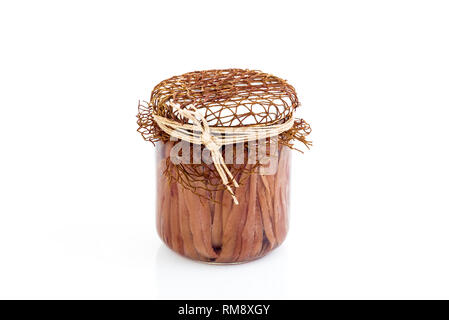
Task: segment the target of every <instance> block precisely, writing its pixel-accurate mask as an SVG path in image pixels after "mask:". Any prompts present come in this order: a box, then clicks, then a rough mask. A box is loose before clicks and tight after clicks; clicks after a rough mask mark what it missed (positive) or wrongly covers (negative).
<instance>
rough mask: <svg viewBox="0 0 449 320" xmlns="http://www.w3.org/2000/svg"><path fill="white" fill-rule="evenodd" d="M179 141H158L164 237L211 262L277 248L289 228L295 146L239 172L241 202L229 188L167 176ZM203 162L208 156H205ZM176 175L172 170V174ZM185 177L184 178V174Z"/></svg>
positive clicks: (159, 224)
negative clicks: (190, 184)
mask: <svg viewBox="0 0 449 320" xmlns="http://www.w3.org/2000/svg"><path fill="white" fill-rule="evenodd" d="M175 145H176V142H171V141H169V142H165V143H164V142H158V143H156V147H157V168H156V177H157V196H156V198H157V201H156V206H157V208H156V217H157V218H156V225H157V231H158V233H159V236H160V238H161V239H162V241H163V242H164V243H165V244H166V245H167V246H168V247H169V248H171V249H172V250H174V251H175V252H177V253H178V254H180V255H183V256H185V257H187V258H190V259H194V260H199V261H205V262H209V263H223V264H225V263H242V262H247V261H251V260H254V259H257V258H260V257H262V256H264V255H266V254H267V253H269V252H271V251H272V250H273V249H275V248H277V247H278V246H279V245H280V244H281V243H282V242H283V241H284V240H285V237H286V235H287V230H288V220H289V200H290V162H291V160H290V158H291V154H290V153H291V149H290V148H289V147H287V146H283V145H280V146H278V148H277V150H278V152H276V155H275V156H270V157H269V159H268V161H265V162H266V163H264V164H263V166H259V167H258V168H256V166H255V165H248V162H249V160H248V159H247V160H246V163H243V164H242V166H246V167H252V168H253V169H256V170H249V171H248V172H247V173H246V174H245V173H243V172H241V173H237V174H236V175H235V179H236V181H237V182H238V183H239V187H238V188H235V196H236V198H237V200H238V204H236V203H234V202H233V199H232V196H231V194H230V192H228V191H227V190H226V189H223V190H216V191H208V190H204V189H202V188H201V181H198V179H197V181H196V186H197V188H195V189H192V188H188V187H187V188H186V186H185V185H184V184H183V183H182V182H181V181H180V180H179V179H177V178H176V177H175V176H172V177H171V178H167V170H171V169H170V166H171V165H170V162H171V161H172V158H173V154H171V153H172V152H173V147H174V146H175ZM202 161H203V160H202ZM169 176H170V175H169ZM178 178H179V177H178Z"/></svg>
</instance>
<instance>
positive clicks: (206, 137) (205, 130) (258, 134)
mask: <svg viewBox="0 0 449 320" xmlns="http://www.w3.org/2000/svg"><path fill="white" fill-rule="evenodd" d="M167 104H168V105H170V106H171V107H172V108H173V110H174V111H177V112H178V113H179V114H180V115H181V116H183V117H184V118H186V119H189V120H191V121H192V123H193V124H188V123H186V124H182V123H179V122H176V121H173V120H170V119H168V118H165V117H161V116H158V115H153V117H154V120H155V121H156V123H157V124H158V125H159V127H160V128H161V129H162V130H163V131H164V132H165V133H167V134H168V135H170V136H172V137H175V138H178V139H181V140H184V141H187V142H190V143H194V144H203V145H204V146H205V147H206V148H207V149H209V151H210V153H211V158H212V161H213V163H214V166H215V168H216V169H217V172H218V174H219V175H220V178H221V180H222V182H223V185H224V186H225V187H226V189H227V190H228V191H229V193H230V194H231V196H232V199H233V200H234V203H235V204H238V203H239V202H238V200H237V198H236V196H235V194H234V191H233V190H232V189H231V187H230V185H229V182H230V181H232V184H233V185H234V187H235V188H238V187H239V185H238V183H237V181H236V180H235V179H234V177H233V176H232V174H231V172H230V170H229V169H228V167H227V166H226V164H225V161H224V159H223V156H222V154H221V152H220V149H221V147H222V146H225V145H229V144H234V143H242V142H248V141H253V140H257V139H262V138H270V137H274V136H278V135H279V134H281V133H283V132H285V131H287V130H290V129H291V128H292V126H293V124H294V122H295V119H294V118H293V117H292V118H290V119H289V120H287V121H286V122H284V123H281V124H272V125H268V126H267V125H260V124H259V125H257V124H256V125H251V126H247V127H210V126H209V124H208V123H207V120H206V119H205V117H204V116H203V114H202V113H201V112H200V111H199V110H197V109H196V108H195V107H194V106H190V107H189V109H186V108H183V109H181V107H180V106H179V105H177V104H174V103H171V102H168V103H167Z"/></svg>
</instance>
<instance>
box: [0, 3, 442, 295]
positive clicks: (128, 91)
mask: <svg viewBox="0 0 449 320" xmlns="http://www.w3.org/2000/svg"><path fill="white" fill-rule="evenodd" d="M448 14H449V8H448V6H447V2H445V1H279V0H278V1H229V0H227V1H158V2H156V1H154V2H151V1H2V2H1V4H0V108H1V109H0V298H43V299H47V298H57V299H67V298H75V299H78V298H84V299H96V298H105V299H108V298H137V299H154V298H164V299H165V298H168V299H170V298H191V299H197V298H211V299H214V298H222V299H229V298H234V299H239V298H254V299H257V298H267V299H271V298H273V299H278V298H296V299H300V298H301V299H302V298H305V299H316V298H324V299H328V298H341V299H349V298H357V299H366V298H374V299H378V298H385V299H393V298H449V254H448V251H449V232H448V230H449V215H448V214H449V203H448V196H449V194H448V191H449V186H448V178H449V170H448V163H449V155H448V140H447V139H448V138H449V134H448V133H449V132H448V129H447V126H448V121H449V119H448V118H449V97H448V89H449V62H448V61H449V59H448V57H449V45H448V31H449V19H448ZM229 67H240V68H250V69H259V70H263V71H265V72H268V73H272V74H275V75H278V76H280V77H282V78H285V79H287V80H288V81H289V82H290V83H291V84H292V85H294V86H295V88H296V89H297V91H298V94H299V96H300V100H301V102H302V104H303V107H302V108H301V109H300V110H299V113H298V116H301V117H303V118H305V119H306V120H307V121H308V122H310V124H311V125H312V129H313V133H312V136H311V138H312V140H313V142H314V146H313V148H312V149H311V150H310V151H309V152H306V153H305V154H304V155H301V154H296V155H295V156H294V158H293V159H294V163H293V167H294V170H293V175H294V179H293V186H292V190H293V196H292V204H291V205H292V211H291V227H290V233H289V236H288V238H287V241H286V242H285V244H284V245H283V246H282V247H281V248H279V249H278V250H277V251H276V252H273V253H272V254H271V255H269V256H267V257H266V258H264V259H261V260H259V261H256V262H253V263H249V264H244V265H239V266H225V267H217V266H209V265H204V264H200V263H195V262H191V261H189V260H187V259H184V258H181V257H179V256H177V255H175V254H174V253H172V252H171V251H169V249H167V248H166V247H165V246H163V245H162V243H161V241H160V240H159V238H158V236H157V234H156V230H155V225H154V224H155V223H154V220H155V219H154V193H155V189H154V185H155V176H154V148H153V146H152V145H151V144H150V143H148V142H145V141H144V140H143V139H142V138H141V137H140V135H139V134H138V133H137V132H136V129H137V125H136V113H137V102H138V100H139V99H148V98H149V96H150V93H151V90H152V88H153V87H154V86H155V85H156V84H157V83H158V82H159V81H161V80H163V79H166V78H168V77H170V76H172V75H177V74H182V73H184V72H189V71H194V70H203V69H212V68H229Z"/></svg>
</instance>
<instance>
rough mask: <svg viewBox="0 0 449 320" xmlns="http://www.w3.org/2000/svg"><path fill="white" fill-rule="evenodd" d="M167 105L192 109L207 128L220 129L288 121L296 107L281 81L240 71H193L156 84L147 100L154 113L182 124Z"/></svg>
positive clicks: (293, 95) (290, 91)
mask: <svg viewBox="0 0 449 320" xmlns="http://www.w3.org/2000/svg"><path fill="white" fill-rule="evenodd" d="M168 102H170V103H174V104H176V105H178V106H180V107H181V108H184V107H185V108H188V107H189V106H194V107H196V108H197V109H198V110H200V111H201V112H202V113H203V115H204V117H205V118H206V120H207V122H208V124H209V125H210V126H220V127H240V126H247V125H254V124H264V125H269V124H275V123H279V122H280V121H283V120H284V121H285V120H288V119H290V118H291V116H292V114H293V111H294V109H295V108H296V107H297V106H298V105H299V103H298V99H297V96H296V92H295V89H294V88H293V87H292V86H291V85H289V84H288V83H287V82H286V81H285V80H282V79H280V78H278V77H275V76H273V75H270V74H267V73H263V72H261V71H254V70H243V69H222V70H206V71H195V72H189V73H185V74H183V75H180V76H175V77H172V78H170V79H167V80H164V81H162V82H161V83H159V84H158V85H157V86H156V87H155V88H154V90H153V92H152V95H151V101H150V105H151V107H152V108H153V112H154V114H155V115H159V116H163V117H167V118H169V119H173V120H176V121H179V122H181V123H184V122H185V121H186V120H185V119H182V118H180V117H178V116H177V115H176V112H173V110H172V108H171V107H170V104H168Z"/></svg>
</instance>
